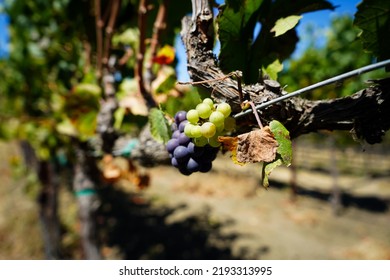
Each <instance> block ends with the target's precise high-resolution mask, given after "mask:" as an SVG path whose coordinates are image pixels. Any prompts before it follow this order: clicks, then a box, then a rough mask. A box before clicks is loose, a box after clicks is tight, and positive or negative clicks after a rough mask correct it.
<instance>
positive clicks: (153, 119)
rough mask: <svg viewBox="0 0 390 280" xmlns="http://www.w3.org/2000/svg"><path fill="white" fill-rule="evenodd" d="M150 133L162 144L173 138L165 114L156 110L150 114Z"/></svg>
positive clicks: (152, 110)
mask: <svg viewBox="0 0 390 280" xmlns="http://www.w3.org/2000/svg"><path fill="white" fill-rule="evenodd" d="M149 123H150V132H151V133H152V136H153V137H154V139H156V140H157V141H159V142H161V143H166V142H168V140H169V139H170V138H171V135H170V128H169V124H168V121H167V119H166V118H165V116H164V113H163V112H162V111H161V110H159V109H156V108H153V109H151V110H150V112H149Z"/></svg>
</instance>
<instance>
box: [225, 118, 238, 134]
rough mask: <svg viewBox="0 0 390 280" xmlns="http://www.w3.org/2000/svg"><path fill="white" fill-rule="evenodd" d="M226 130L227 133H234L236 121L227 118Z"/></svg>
mask: <svg viewBox="0 0 390 280" xmlns="http://www.w3.org/2000/svg"><path fill="white" fill-rule="evenodd" d="M224 123H225V130H226V131H229V132H230V131H233V130H234V129H235V128H236V119H235V118H233V117H227V118H226V119H225V122H224Z"/></svg>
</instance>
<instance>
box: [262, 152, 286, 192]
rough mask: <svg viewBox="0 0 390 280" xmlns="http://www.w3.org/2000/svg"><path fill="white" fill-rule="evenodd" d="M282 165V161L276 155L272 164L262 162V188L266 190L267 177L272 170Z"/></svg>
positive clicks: (267, 185)
mask: <svg viewBox="0 0 390 280" xmlns="http://www.w3.org/2000/svg"><path fill="white" fill-rule="evenodd" d="M282 164H283V161H282V159H281V157H280V155H277V157H276V159H275V160H274V161H272V162H264V163H263V170H262V178H263V187H264V188H268V187H269V182H268V176H269V175H270V174H271V172H272V170H274V169H275V168H276V167H278V166H280V165H282Z"/></svg>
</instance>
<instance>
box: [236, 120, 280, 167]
mask: <svg viewBox="0 0 390 280" xmlns="http://www.w3.org/2000/svg"><path fill="white" fill-rule="evenodd" d="M277 148H278V142H277V141H276V140H275V138H274V136H273V134H272V132H271V130H270V128H269V127H268V126H265V127H263V128H262V129H257V130H254V131H251V132H248V133H245V134H241V135H238V143H237V160H238V161H239V162H251V163H254V162H261V161H264V162H271V161H273V160H275V157H276V151H277Z"/></svg>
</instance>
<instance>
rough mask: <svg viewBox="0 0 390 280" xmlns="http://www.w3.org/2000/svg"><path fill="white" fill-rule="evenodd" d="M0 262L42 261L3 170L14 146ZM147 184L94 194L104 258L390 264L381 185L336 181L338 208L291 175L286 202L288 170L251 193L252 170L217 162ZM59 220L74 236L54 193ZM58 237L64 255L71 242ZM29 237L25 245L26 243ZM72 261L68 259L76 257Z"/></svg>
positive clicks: (326, 182) (69, 201)
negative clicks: (293, 190)
mask: <svg viewBox="0 0 390 280" xmlns="http://www.w3.org/2000/svg"><path fill="white" fill-rule="evenodd" d="M0 154H1V155H2V156H3V158H4V155H5V154H6V155H7V157H6V158H7V160H6V161H3V163H2V164H1V165H0V172H1V176H2V181H1V182H0V259H41V258H44V255H43V250H42V247H43V246H42V242H41V241H40V229H39V222H38V215H37V207H36V204H35V202H34V199H33V198H32V197H31V196H29V195H27V194H26V192H25V189H24V187H23V184H22V183H21V182H20V181H18V180H16V181H15V180H13V179H12V176H13V174H12V171H11V169H10V168H9V166H8V163H9V162H10V159H11V161H12V158H13V157H14V156H15V155H17V150H16V149H15V147H12V148H11V149H9V146H4V145H3V144H2V145H0ZM145 171H146V172H149V173H150V175H151V185H150V187H149V188H147V189H146V190H143V191H137V190H136V189H135V188H134V187H133V186H132V185H129V184H120V185H119V186H116V187H114V188H103V189H102V190H101V191H100V195H101V197H102V199H103V203H102V205H101V211H100V215H99V217H98V221H99V224H100V227H101V228H103V230H102V232H101V239H102V241H103V243H104V245H103V247H102V252H103V255H104V257H105V258H107V259H117V258H121V259H390V211H389V209H388V208H389V205H390V195H389V189H390V180H389V178H388V177H376V178H370V177H367V176H365V175H364V176H363V175H362V176H352V175H351V176H346V175H345V176H344V175H343V176H340V178H339V187H340V189H341V190H342V191H343V193H344V194H343V195H342V208H341V211H340V213H339V215H334V214H333V211H332V207H331V204H330V189H331V186H332V183H333V181H332V179H331V177H330V176H329V174H326V173H324V172H314V171H310V172H309V171H307V170H299V171H298V176H297V182H298V186H299V189H298V192H299V195H298V196H296V199H295V200H292V199H291V189H290V188H289V187H287V185H286V184H287V183H288V182H289V180H290V176H291V173H290V171H291V170H290V169H287V168H278V169H277V170H275V171H274V172H273V173H272V174H271V186H270V188H269V189H268V190H265V189H264V188H262V187H260V186H259V185H260V173H261V172H260V167H259V166H257V165H248V166H244V167H239V166H235V165H234V164H233V163H232V162H231V161H230V160H229V158H228V157H226V156H220V157H219V158H218V159H217V160H216V161H215V162H214V168H213V170H212V172H209V173H206V174H200V173H199V174H193V175H191V176H189V177H186V176H183V175H180V174H179V172H178V171H177V170H175V169H174V168H172V167H168V166H160V167H154V168H151V169H147V170H146V169H145ZM61 193H62V196H61V197H60V207H61V209H60V213H62V214H61V215H62V219H63V221H64V223H65V228H66V229H67V230H68V231H73V232H77V230H78V229H79V225H78V223H77V222H75V221H76V220H77V219H76V218H75V217H76V215H77V214H76V207H75V205H74V197H73V196H72V194H71V192H69V190H62V192H61ZM76 235H77V234H74V233H73V235H70V234H68V235H65V236H64V242H65V243H66V244H68V249H69V248H70V249H69V250H71V248H72V246H73V247H74V246H79V244H80V243H79V237H77V236H76ZM26 236H28V238H26ZM79 257H80V256H79V255H73V256H71V257H70V258H79Z"/></svg>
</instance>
